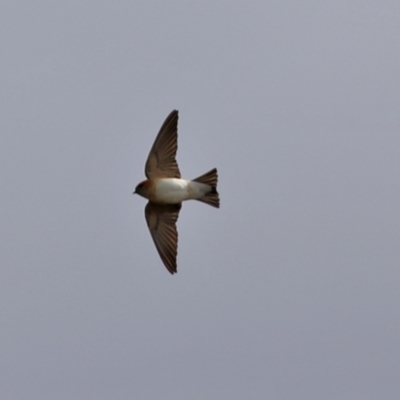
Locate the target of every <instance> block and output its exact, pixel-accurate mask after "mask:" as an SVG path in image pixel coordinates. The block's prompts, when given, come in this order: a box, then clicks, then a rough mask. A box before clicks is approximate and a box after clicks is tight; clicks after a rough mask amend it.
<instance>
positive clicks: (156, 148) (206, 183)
mask: <svg viewBox="0 0 400 400" xmlns="http://www.w3.org/2000/svg"><path fill="white" fill-rule="evenodd" d="M177 149H178V111H177V110H173V111H171V113H170V114H169V115H168V117H167V118H166V119H165V121H164V123H163V124H162V126H161V128H160V131H159V132H158V134H157V137H156V139H155V141H154V143H153V146H152V148H151V150H150V153H149V155H148V157H147V161H146V164H145V168H144V172H145V175H146V178H147V179H146V180H144V181H142V182H140V183H139V184H138V185H137V186H136V188H135V191H134V192H133V194H138V195H140V196H142V197H144V198H146V199H147V200H148V203H147V205H146V207H145V212H144V214H145V218H146V222H147V226H148V228H149V231H150V234H151V237H152V238H153V241H154V244H155V246H156V249H157V251H158V254H159V255H160V258H161V260H162V262H163V263H164V265H165V267H166V268H167V270H168V271H169V272H170V273H171V274H175V273H177V261H176V258H177V253H178V231H177V228H176V222H177V220H178V216H179V211H180V210H181V207H182V202H183V201H186V200H191V199H194V200H198V201H201V202H203V203H206V204H209V205H210V206H212V207H216V208H219V206H220V200H219V194H218V192H217V183H218V172H217V169H216V168H213V169H212V170H210V171H208V172H207V173H205V174H203V175H201V176H199V177H198V178H195V179H192V180H188V179H182V178H181V173H180V170H179V167H178V163H177V161H176V152H177Z"/></svg>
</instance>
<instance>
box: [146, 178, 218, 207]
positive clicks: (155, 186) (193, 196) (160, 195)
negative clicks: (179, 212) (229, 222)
mask: <svg viewBox="0 0 400 400" xmlns="http://www.w3.org/2000/svg"><path fill="white" fill-rule="evenodd" d="M209 191H210V186H209V185H206V184H204V183H200V182H195V181H190V180H187V179H179V178H159V179H153V180H147V181H144V185H143V191H142V193H143V194H142V193H139V194H140V195H141V196H143V197H145V198H147V199H149V200H150V201H151V202H153V203H157V204H178V203H182V201H185V200H197V199H200V198H202V197H204V196H205V195H206V194H207V193H208V192H209Z"/></svg>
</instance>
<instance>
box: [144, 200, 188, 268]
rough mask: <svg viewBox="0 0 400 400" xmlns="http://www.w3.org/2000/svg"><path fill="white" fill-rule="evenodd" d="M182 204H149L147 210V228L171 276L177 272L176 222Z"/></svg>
mask: <svg viewBox="0 0 400 400" xmlns="http://www.w3.org/2000/svg"><path fill="white" fill-rule="evenodd" d="M180 209H181V204H155V203H152V202H150V201H149V202H148V203H147V205H146V208H145V216H146V222H147V226H148V227H149V230H150V233H151V237H152V238H153V241H154V244H155V245H156V248H157V251H158V254H159V255H160V257H161V260H162V261H163V263H164V265H165V266H166V267H167V269H168V271H169V272H170V273H171V274H174V273H176V272H177V267H176V255H177V252H178V231H177V229H176V221H177V219H178V216H179V211H180Z"/></svg>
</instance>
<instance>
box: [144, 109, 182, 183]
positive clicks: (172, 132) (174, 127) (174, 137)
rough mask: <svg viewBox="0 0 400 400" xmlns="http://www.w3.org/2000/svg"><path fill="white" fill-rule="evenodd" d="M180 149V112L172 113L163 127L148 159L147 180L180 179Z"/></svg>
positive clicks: (145, 169)
mask: <svg viewBox="0 0 400 400" xmlns="http://www.w3.org/2000/svg"><path fill="white" fill-rule="evenodd" d="M177 149H178V111H177V110H174V111H172V112H171V113H170V114H169V115H168V117H167V118H166V120H165V121H164V123H163V124H162V126H161V129H160V132H158V135H157V137H156V140H155V141H154V144H153V147H152V148H151V150H150V153H149V156H148V157H147V161H146V165H145V168H144V172H145V174H146V176H147V179H154V178H180V177H181V173H180V171H179V167H178V164H177V162H176V159H175V157H176V151H177Z"/></svg>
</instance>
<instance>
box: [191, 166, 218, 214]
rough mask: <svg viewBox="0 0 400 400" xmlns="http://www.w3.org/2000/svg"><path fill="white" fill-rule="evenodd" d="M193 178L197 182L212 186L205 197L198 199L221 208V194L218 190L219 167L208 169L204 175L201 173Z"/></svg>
mask: <svg viewBox="0 0 400 400" xmlns="http://www.w3.org/2000/svg"><path fill="white" fill-rule="evenodd" d="M193 180H194V181H195V182H199V183H204V184H206V185H209V186H210V187H211V189H210V191H209V192H208V193H207V194H205V195H204V196H203V197H201V198H200V199H197V200H199V201H202V202H203V203H206V204H209V205H210V206H213V207H216V208H219V194H218V192H217V184H218V173H217V169H216V168H213V169H212V170H211V171H208V172H207V173H205V174H204V175H201V176H199V177H198V178H196V179H193Z"/></svg>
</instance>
